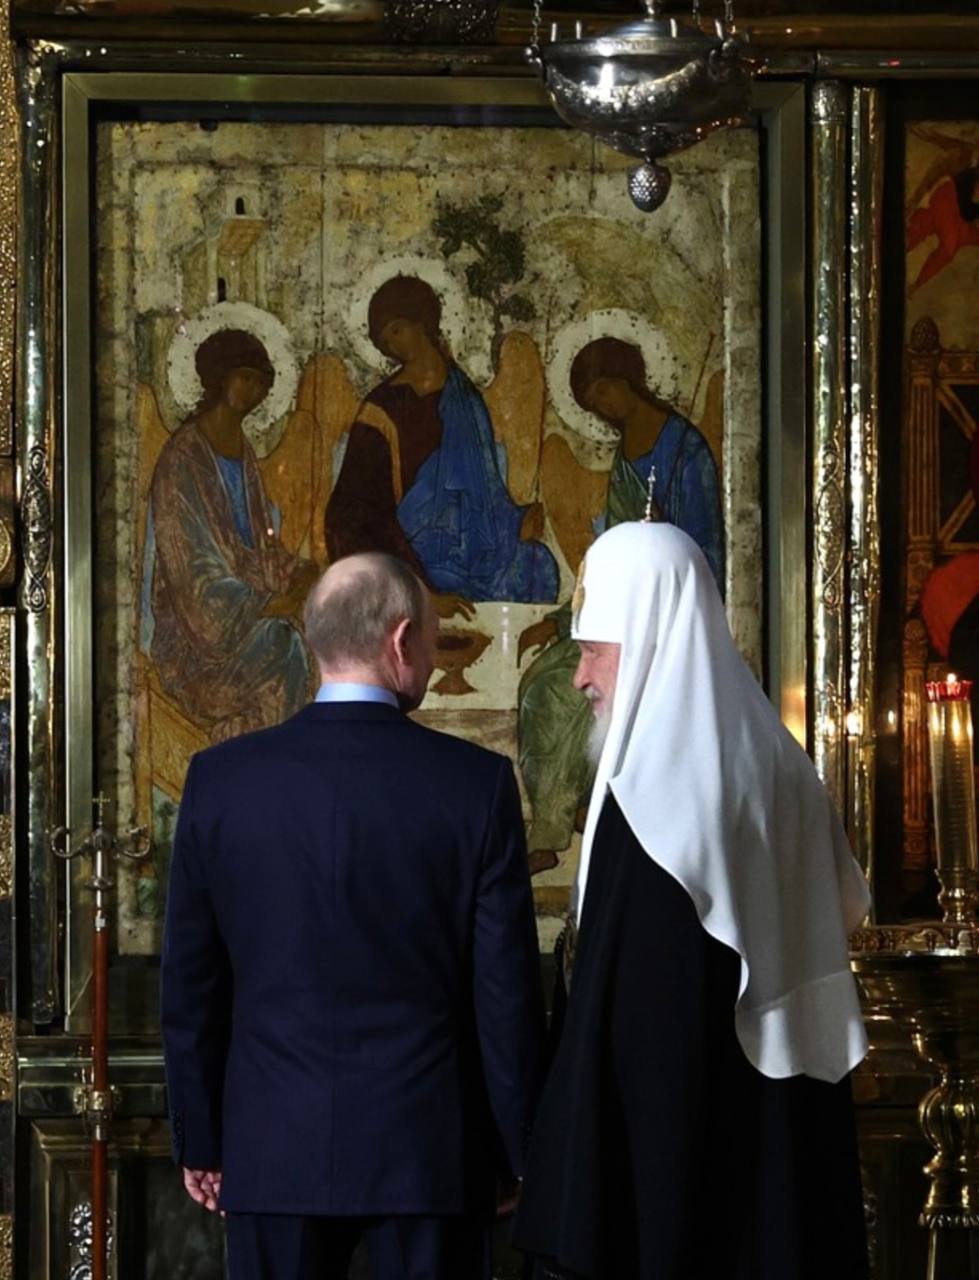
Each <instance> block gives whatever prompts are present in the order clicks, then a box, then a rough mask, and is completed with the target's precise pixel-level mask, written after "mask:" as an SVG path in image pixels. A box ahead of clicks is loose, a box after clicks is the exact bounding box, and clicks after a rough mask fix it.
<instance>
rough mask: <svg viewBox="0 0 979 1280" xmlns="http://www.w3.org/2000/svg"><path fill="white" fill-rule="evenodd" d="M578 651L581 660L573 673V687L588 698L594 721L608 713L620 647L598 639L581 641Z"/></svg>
mask: <svg viewBox="0 0 979 1280" xmlns="http://www.w3.org/2000/svg"><path fill="white" fill-rule="evenodd" d="M578 648H579V650H580V652H581V657H580V658H579V659H578V670H577V671H576V672H575V673H574V687H575V688H576V689H579V690H580V691H581V692H582V693H583V694H584V695H585V697H586V698H588V700H589V701H590V702H591V704H592V710H593V711H594V713H595V716H596V718H597V719H601V718H602V717H603V716H607V715H608V714H609V713H610V712H611V710H612V696H613V694H614V693H615V681H616V678H617V677H618V674H619V654H620V653H621V651H622V646H621V645H619V644H611V643H608V642H605V641H600V640H581V641H579V642H578Z"/></svg>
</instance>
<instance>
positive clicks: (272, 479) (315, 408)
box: [260, 355, 359, 565]
mask: <svg viewBox="0 0 979 1280" xmlns="http://www.w3.org/2000/svg"><path fill="white" fill-rule="evenodd" d="M358 403H359V397H358V396H357V393H356V391H355V390H354V388H353V385H352V383H351V381H350V377H349V375H348V373H347V368H346V365H345V364H344V363H343V361H342V360H341V359H340V357H339V356H335V355H318V356H314V357H313V358H312V359H311V360H310V361H309V363H308V364H307V366H306V368H305V369H304V370H303V375H302V378H301V379H300V383H299V391H298V393H297V395H296V408H295V410H294V411H293V413H291V414H290V415H289V421H288V422H287V423H286V428H285V431H283V433H282V439H281V440H280V441H279V443H278V445H277V446H276V448H275V449H274V451H273V452H272V453H271V454H269V456H268V457H267V458H265V459H264V460H263V461H262V462H261V463H260V467H261V471H262V478H263V480H264V481H265V487H266V490H267V492H268V495H269V497H270V498H271V500H272V501H273V502H274V503H275V505H276V506H277V507H278V508H279V510H280V511H281V513H282V541H283V544H284V545H285V546H286V547H287V548H288V549H289V550H290V551H302V552H303V553H304V554H306V555H308V556H309V558H310V559H311V560H312V561H313V562H314V563H315V564H320V565H323V564H326V562H327V559H328V557H327V551H326V535H325V532H324V526H323V514H324V512H325V510H326V503H327V499H328V498H329V496H330V490H331V489H332V488H333V454H334V450H335V449H336V446H337V443H338V441H339V440H340V438H341V437H342V435H343V433H344V432H345V431H349V430H350V427H351V426H352V425H353V422H354V419H355V418H356V415H357V405H358Z"/></svg>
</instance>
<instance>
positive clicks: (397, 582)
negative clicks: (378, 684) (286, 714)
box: [305, 552, 431, 671]
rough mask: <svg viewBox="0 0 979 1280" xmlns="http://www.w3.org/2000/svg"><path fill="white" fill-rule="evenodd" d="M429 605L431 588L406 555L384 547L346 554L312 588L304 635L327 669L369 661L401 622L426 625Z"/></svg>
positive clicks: (376, 657)
mask: <svg viewBox="0 0 979 1280" xmlns="http://www.w3.org/2000/svg"><path fill="white" fill-rule="evenodd" d="M430 611H431V605H430V603H429V600H428V592H427V591H426V589H425V587H424V586H423V585H422V583H421V582H420V581H419V580H418V578H417V577H416V576H415V574H414V573H412V571H411V569H409V568H408V566H407V565H406V564H405V563H404V562H403V561H401V560H398V559H397V558H396V557H395V556H389V555H384V554H383V553H381V552H365V553H363V554H361V555H354V556H346V557H344V559H342V560H337V561H336V563H335V564H332V565H331V566H330V567H329V569H327V571H326V573H324V574H323V576H322V578H320V580H319V582H317V583H316V585H315V586H314V587H313V589H312V591H311V592H310V593H309V599H308V600H307V601H306V613H305V626H306V641H307V643H308V645H309V647H310V649H312V651H313V654H314V655H315V657H316V659H317V661H318V662H319V664H320V667H321V668H322V669H323V670H325V671H331V670H332V671H336V670H342V669H344V668H348V667H352V666H363V665H368V666H371V665H374V664H376V663H379V662H380V661H381V660H382V657H383V654H384V647H385V644H386V643H387V642H388V640H389V639H390V637H391V635H392V634H393V633H394V632H395V630H396V629H397V628H398V626H399V624H400V623H402V622H404V621H405V620H407V621H408V622H409V623H410V624H411V626H412V628H414V629H415V630H417V631H424V630H425V628H426V626H427V624H428V620H429V614H430Z"/></svg>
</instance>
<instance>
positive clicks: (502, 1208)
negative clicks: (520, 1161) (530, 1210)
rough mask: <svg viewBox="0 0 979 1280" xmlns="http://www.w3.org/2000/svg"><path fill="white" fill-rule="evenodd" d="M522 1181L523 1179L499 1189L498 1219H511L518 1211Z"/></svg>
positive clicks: (497, 1196) (497, 1199) (497, 1202)
mask: <svg viewBox="0 0 979 1280" xmlns="http://www.w3.org/2000/svg"><path fill="white" fill-rule="evenodd" d="M522 1181H523V1180H522V1179H521V1178H518V1179H516V1181H514V1182H509V1183H508V1184H507V1185H505V1186H501V1187H499V1188H498V1190H497V1193H496V1216H497V1218H509V1216H510V1215H511V1214H512V1213H513V1212H514V1211H515V1210H516V1207H517V1205H518V1204H519V1203H520V1184H521V1182H522Z"/></svg>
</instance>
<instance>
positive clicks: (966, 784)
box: [925, 672, 979, 924]
mask: <svg viewBox="0 0 979 1280" xmlns="http://www.w3.org/2000/svg"><path fill="white" fill-rule="evenodd" d="M925 688H926V690H927V693H928V746H929V752H930V756H931V780H932V799H933V801H934V807H935V837H936V844H937V849H938V878H939V880H940V881H941V884H942V892H941V893H940V894H939V901H940V902H941V904H942V909H943V910H944V912H945V920H946V922H947V923H951V924H962V923H966V922H969V921H971V920H973V919H974V918H975V909H976V897H977V887H979V842H977V838H976V786H975V774H974V771H973V763H972V708H971V704H970V696H971V693H972V681H971V680H960V679H959V678H958V676H956V675H954V674H952V673H951V672H950V673H949V674H948V676H947V677H946V678H945V679H944V680H935V681H929V682H928V683H927V684H926V686H925Z"/></svg>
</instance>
